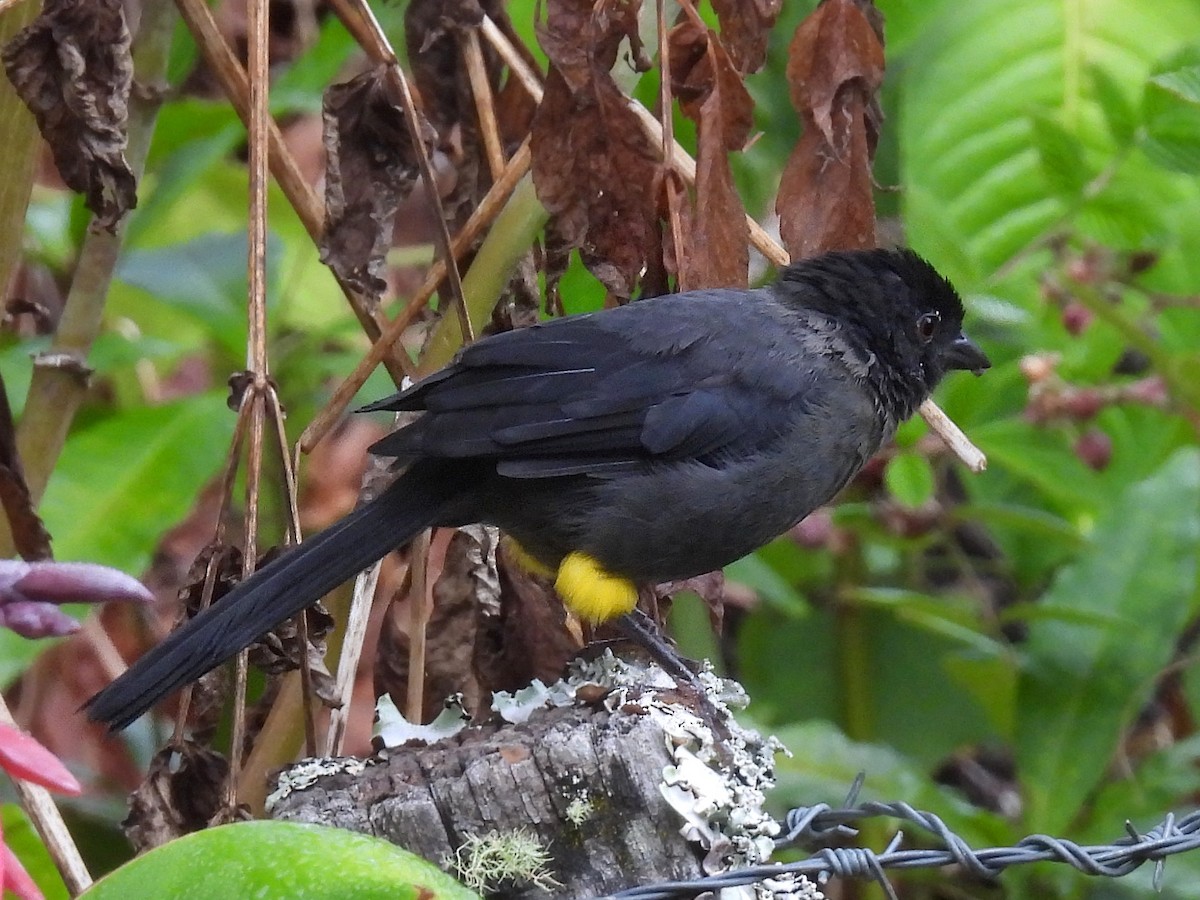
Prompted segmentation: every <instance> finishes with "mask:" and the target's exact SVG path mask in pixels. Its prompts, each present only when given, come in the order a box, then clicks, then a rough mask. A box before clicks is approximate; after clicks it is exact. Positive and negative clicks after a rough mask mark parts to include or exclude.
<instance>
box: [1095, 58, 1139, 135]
mask: <svg viewBox="0 0 1200 900" xmlns="http://www.w3.org/2000/svg"><path fill="white" fill-rule="evenodd" d="M1088 75H1090V76H1091V79H1092V89H1093V90H1094V91H1095V93H1096V102H1097V103H1098V104H1100V112H1102V113H1103V114H1104V124H1105V125H1107V126H1108V131H1109V134H1111V135H1112V137H1113V140H1114V141H1116V142H1117V144H1119V145H1122V146H1123V145H1126V144H1129V143H1130V142H1131V141H1133V138H1134V134H1135V133H1136V132H1137V129H1138V125H1139V124H1140V117H1139V115H1138V111H1137V109H1136V108H1135V107H1134V105H1133V103H1132V101H1130V99H1129V96H1128V95H1127V94H1126V92H1125V88H1124V86H1123V85H1122V84H1121V83H1120V82H1119V81H1118V80H1117V79H1116V78H1115V77H1113V75H1112V74H1111V73H1109V71H1108V70H1107V69H1105V68H1104V67H1103V66H1099V65H1095V64H1093V65H1090V66H1088Z"/></svg>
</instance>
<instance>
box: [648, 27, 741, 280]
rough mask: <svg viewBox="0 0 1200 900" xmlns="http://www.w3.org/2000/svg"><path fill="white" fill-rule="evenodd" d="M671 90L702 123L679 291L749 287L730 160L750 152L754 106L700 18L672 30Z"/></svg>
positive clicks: (717, 41)
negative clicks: (736, 154) (733, 154)
mask: <svg viewBox="0 0 1200 900" xmlns="http://www.w3.org/2000/svg"><path fill="white" fill-rule="evenodd" d="M669 39H670V49H671V52H670V58H671V84H672V90H673V91H674V93H675V96H677V97H678V98H679V100H680V104H681V106H682V107H683V111H684V113H685V114H686V115H687V116H688V117H689V118H692V119H695V120H696V123H697V153H696V206H695V209H694V211H690V214H686V215H681V219H684V220H686V221H684V222H682V223H681V224H682V225H683V226H684V227H685V228H687V232H686V233H687V240H686V248H685V252H684V253H683V255H682V258H681V259H677V260H676V263H677V265H678V267H679V268H678V274H679V287H680V289H681V290H685V291H690V290H694V289H696V288H709V287H745V286H746V277H747V268H748V266H749V264H750V253H749V249H748V242H749V234H748V232H747V228H746V209H745V207H744V206H743V205H742V200H741V197H739V196H738V193H737V189H736V188H735V187H734V184H733V171H732V170H731V169H730V167H729V157H728V153H729V152H730V151H737V150H741V149H742V147H743V146H745V143H746V140H747V138H748V137H749V135H750V129H751V127H752V125H753V111H754V101H753V100H752V99H751V98H750V93H749V92H748V91H747V90H746V86H745V84H744V83H743V82H742V77H741V75H740V74H738V71H737V69H736V68H735V67H734V65H733V61H732V60H731V59H730V57H729V54H728V53H726V52H725V48H724V47H722V46H721V43H720V41H719V40H718V39H717V36H716V34H715V33H714V32H712V31H710V30H709V29H708V28H707V27H706V26H705V25H704V23H703V21H702V20H701V19H700V18H699V16H697V15H696V14H695V13H694V12H692V13H691V15H689V16H688V17H686V18H685V19H684V21H683V22H681V23H680V24H679V25H677V26H676V27H675V28H673V29H672V30H671V33H670V36H669Z"/></svg>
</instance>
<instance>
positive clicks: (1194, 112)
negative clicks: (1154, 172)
mask: <svg viewBox="0 0 1200 900" xmlns="http://www.w3.org/2000/svg"><path fill="white" fill-rule="evenodd" d="M1142 106H1143V109H1144V116H1145V124H1146V141H1145V143H1144V144H1143V149H1144V150H1145V152H1146V156H1148V157H1149V158H1150V159H1151V160H1153V161H1154V162H1155V163H1157V164H1158V165H1160V166H1163V167H1164V168H1167V169H1173V170H1175V171H1178V172H1186V173H1188V174H1192V175H1194V174H1196V173H1197V172H1200V46H1193V47H1189V48H1187V49H1186V50H1184V51H1182V52H1180V53H1179V54H1177V55H1176V56H1174V57H1172V58H1171V59H1169V60H1167V61H1166V62H1165V63H1164V64H1163V65H1162V66H1161V67H1160V68H1159V70H1158V72H1157V74H1155V75H1153V76H1151V78H1150V80H1149V81H1147V82H1146V93H1145V96H1144V99H1143V101H1142Z"/></svg>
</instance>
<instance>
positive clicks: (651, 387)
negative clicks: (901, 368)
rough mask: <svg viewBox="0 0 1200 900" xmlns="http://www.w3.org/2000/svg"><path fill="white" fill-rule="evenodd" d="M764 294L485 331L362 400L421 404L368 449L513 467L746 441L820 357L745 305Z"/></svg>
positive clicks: (658, 304) (804, 387)
mask: <svg viewBox="0 0 1200 900" xmlns="http://www.w3.org/2000/svg"><path fill="white" fill-rule="evenodd" d="M770 302H771V301H770V300H769V299H766V298H765V297H764V295H763V294H762V293H760V292H753V293H747V292H731V291H706V292H702V293H701V294H698V295H697V294H692V295H689V296H687V297H664V298H659V299H656V300H652V301H642V302H640V303H636V304H633V305H631V306H626V307H622V308H621V309H619V310H610V311H608V312H605V313H603V314H600V315H595V316H576V317H571V318H566V319H557V320H553V321H551V322H546V323H543V324H541V325H537V326H534V327H532V328H526V329H521V330H518V331H512V332H507V333H505V334H501V335H496V336H494V337H491V338H487V339H485V340H483V341H480V342H478V343H476V344H474V345H472V346H470V347H468V348H466V349H465V350H464V351H463V352H462V353H461V354H460V355H459V356H458V358H457V359H456V360H455V362H454V363H452V364H451V365H450V366H448V367H447V368H446V369H443V370H442V371H440V372H438V373H436V374H435V375H433V376H431V377H429V378H427V379H425V380H423V381H421V382H419V383H417V384H416V385H414V386H413V387H411V388H409V389H408V390H406V391H402V392H400V393H399V394H396V395H394V396H392V397H389V398H387V399H386V400H383V401H381V402H379V403H376V404H373V405H372V406H371V407H368V408H369V409H392V410H424V411H425V415H423V416H422V417H421V418H419V419H418V420H417V421H415V422H414V423H412V424H410V425H408V426H406V427H404V428H401V429H400V430H399V431H397V432H395V433H394V434H391V435H389V436H388V437H386V438H384V439H383V440H381V441H379V442H378V443H377V444H376V445H375V446H374V447H373V448H372V450H373V452H375V453H378V454H381V455H387V456H396V457H398V458H400V459H401V460H405V461H407V460H411V459H415V458H417V457H435V458H436V457H442V458H468V457H484V458H491V459H495V460H496V464H497V470H498V471H499V472H500V474H502V475H507V476H510V477H518V478H537V477H549V476H557V475H577V474H592V475H605V474H612V473H615V472H621V471H628V470H630V469H632V468H640V467H642V466H644V465H645V464H646V463H648V462H653V461H655V460H680V459H699V460H707V459H710V458H715V457H717V456H720V455H727V454H733V455H737V454H739V453H743V452H748V451H749V450H751V449H754V448H757V447H760V446H761V445H762V444H763V443H764V442H767V441H770V440H773V439H774V438H775V437H776V436H777V435H778V433H779V431H780V430H781V429H782V427H783V426H784V424H786V422H787V421H789V420H790V419H791V417H792V416H794V415H796V414H798V413H799V412H800V411H801V410H802V409H803V408H804V406H805V405H806V402H807V401H811V400H812V399H813V398H812V397H811V396H810V395H811V394H812V392H813V390H814V389H815V387H814V386H815V384H816V383H817V382H818V379H816V378H815V377H814V376H815V372H816V371H817V370H819V369H823V368H824V366H825V361H824V360H820V359H816V358H811V359H810V358H808V357H807V356H805V355H804V354H803V351H802V349H801V348H800V345H799V344H798V343H797V342H796V341H795V339H794V335H789V334H788V332H787V330H786V328H785V327H784V326H783V325H782V324H780V323H779V322H778V321H777V320H776V319H774V318H772V317H769V316H766V317H764V316H762V315H761V314H760V313H761V310H756V309H755V304H756V303H770Z"/></svg>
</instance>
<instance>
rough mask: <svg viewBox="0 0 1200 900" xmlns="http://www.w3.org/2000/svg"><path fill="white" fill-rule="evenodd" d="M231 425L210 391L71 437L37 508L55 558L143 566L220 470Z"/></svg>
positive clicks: (129, 568)
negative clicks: (165, 534) (48, 534)
mask: <svg viewBox="0 0 1200 900" xmlns="http://www.w3.org/2000/svg"><path fill="white" fill-rule="evenodd" d="M233 424H234V414H233V413H232V412H230V410H229V408H228V407H227V406H226V405H225V396H224V394H221V393H217V392H213V393H209V394H200V395H197V396H194V397H188V398H187V399H185V400H180V401H178V402H176V403H169V404H165V405H163V406H156V407H148V408H142V409H132V410H128V411H124V412H119V413H116V414H114V415H111V416H109V417H108V418H106V419H103V420H102V421H100V422H97V423H96V424H95V425H92V426H91V427H90V428H86V429H84V430H82V431H79V432H77V433H75V434H72V435H71V436H70V437H69V438H68V440H67V445H66V447H65V448H64V450H63V454H62V458H61V460H60V461H59V465H58V468H56V469H55V471H54V474H53V475H52V476H51V478H50V484H49V485H48V486H47V488H46V496H45V499H44V500H43V501H42V508H41V512H42V516H43V518H44V519H45V521H46V525H47V527H48V528H49V529H50V533H51V534H52V535H53V536H54V551H55V555H56V556H57V557H58V558H59V559H62V560H87V561H89V562H97V563H103V564H105V565H109V566H113V567H115V568H118V569H121V570H122V571H125V572H140V571H142V570H143V569H144V568H145V567H146V566H147V565H148V564H149V562H150V557H151V555H152V553H153V552H154V547H155V545H156V544H157V543H158V540H159V539H160V538H161V537H162V535H163V533H164V532H165V531H166V530H167V529H168V528H170V527H171V526H173V525H175V524H177V523H178V522H179V521H180V520H181V519H182V518H183V517H184V516H185V515H186V514H187V512H188V511H189V510H190V509H191V508H192V506H193V504H194V503H195V501H196V497H197V495H198V494H199V493H200V491H201V489H202V488H203V487H204V485H205V484H206V483H207V482H208V480H209V479H211V478H213V477H214V476H215V475H216V474H217V472H218V471H219V469H220V467H221V464H222V462H223V460H224V459H225V453H226V449H227V448H228V446H229V440H230V437H231V436H232V434H233Z"/></svg>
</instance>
